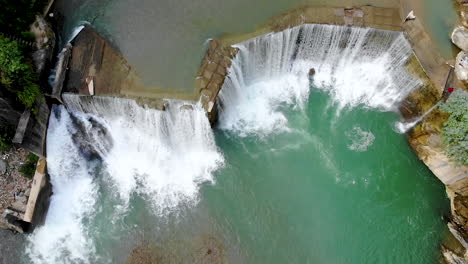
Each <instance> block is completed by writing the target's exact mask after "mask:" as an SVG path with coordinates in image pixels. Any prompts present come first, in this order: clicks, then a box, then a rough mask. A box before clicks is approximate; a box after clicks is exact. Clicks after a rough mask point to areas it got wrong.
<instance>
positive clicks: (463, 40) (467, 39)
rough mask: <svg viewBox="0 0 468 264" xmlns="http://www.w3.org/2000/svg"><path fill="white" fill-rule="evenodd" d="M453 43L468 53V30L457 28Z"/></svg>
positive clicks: (453, 35) (454, 32) (453, 33)
mask: <svg viewBox="0 0 468 264" xmlns="http://www.w3.org/2000/svg"><path fill="white" fill-rule="evenodd" d="M452 42H453V44H455V45H457V47H459V48H460V49H462V50H465V51H468V29H467V28H465V27H462V26H458V27H456V28H455V29H454V30H453V32H452Z"/></svg>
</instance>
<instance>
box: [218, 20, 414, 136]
mask: <svg viewBox="0 0 468 264" xmlns="http://www.w3.org/2000/svg"><path fill="white" fill-rule="evenodd" d="M236 47H237V48H239V53H238V55H237V57H236V58H235V59H234V61H233V64H232V66H231V69H230V71H229V75H228V78H227V79H226V81H225V83H224V85H223V88H222V90H221V93H220V99H221V103H220V106H221V107H220V108H221V116H220V127H221V128H223V129H229V130H235V131H237V132H239V133H240V134H241V135H246V134H249V133H255V134H258V135H262V134H265V133H269V132H273V131H284V130H287V129H288V128H287V120H286V118H285V116H284V115H283V114H282V113H281V112H280V111H278V107H279V106H281V105H289V106H293V107H294V108H298V109H302V108H303V107H304V105H305V103H306V102H307V99H308V96H309V88H310V87H309V79H308V72H309V69H311V68H314V69H315V70H316V74H315V76H314V77H313V86H314V87H317V88H319V89H321V90H324V91H328V92H329V93H330V95H331V97H332V100H333V102H334V103H335V104H336V105H337V106H338V108H339V109H343V108H346V107H349V108H352V107H355V106H358V105H362V106H365V107H370V108H376V109H379V110H383V111H389V110H394V107H395V106H396V104H397V103H398V102H400V101H401V100H402V99H404V98H405V97H406V96H407V95H408V93H410V92H411V91H413V90H414V89H415V88H416V87H418V86H419V85H420V84H421V82H420V80H419V79H417V78H415V77H414V76H412V75H411V74H410V73H409V72H408V71H407V70H406V68H405V65H406V63H407V61H408V58H409V57H410V56H411V55H412V50H411V47H410V45H409V43H408V42H407V40H406V39H405V37H404V35H403V34H402V33H400V32H391V31H382V30H375V29H370V28H354V27H344V26H334V25H302V26H298V27H294V28H291V29H287V30H285V31H282V32H279V33H270V34H267V35H264V36H260V37H257V38H255V39H252V40H249V41H246V42H244V43H241V44H239V45H237V46H236Z"/></svg>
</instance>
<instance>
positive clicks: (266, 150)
mask: <svg viewBox="0 0 468 264" xmlns="http://www.w3.org/2000/svg"><path fill="white" fill-rule="evenodd" d="M308 99H309V101H308V103H307V104H306V106H305V107H304V108H303V110H298V109H292V108H291V107H286V106H284V107H283V108H282V109H281V112H282V113H284V114H285V116H286V118H287V119H288V127H289V128H290V130H289V132H278V133H272V134H269V135H265V136H262V137H259V136H255V135H251V136H239V135H238V134H237V133H233V132H228V131H226V130H220V129H215V139H216V145H217V147H218V148H219V151H220V152H221V153H222V154H223V155H224V160H225V162H224V165H223V166H222V167H220V168H219V169H218V170H217V171H216V172H215V173H214V175H213V176H214V182H213V183H209V182H204V183H202V184H200V186H199V187H200V190H199V193H198V195H197V198H196V201H197V202H196V203H192V202H190V201H187V202H184V201H182V202H180V203H179V205H178V206H177V207H176V208H169V210H166V211H165V213H163V214H161V213H160V212H159V211H157V210H154V201H153V198H154V197H156V198H157V199H160V198H161V196H160V194H158V193H154V194H153V193H150V192H144V189H136V190H135V191H134V192H132V193H131V195H130V197H129V200H128V205H124V204H123V203H122V195H123V194H122V192H121V191H120V190H119V186H116V185H115V182H114V181H113V178H112V175H110V174H109V173H110V172H109V169H107V170H106V169H105V166H101V164H100V163H99V162H98V163H97V164H96V163H95V162H96V161H94V162H92V161H88V163H87V166H90V167H91V168H95V169H92V170H90V171H89V173H90V174H89V176H90V177H91V178H90V179H91V188H90V190H92V193H94V194H91V196H95V199H96V203H95V204H87V202H86V201H88V199H89V198H91V197H89V196H87V197H84V196H82V197H77V193H78V194H80V193H82V190H86V189H87V188H88V185H89V184H90V183H89V182H88V180H85V181H81V180H80V179H79V178H81V177H82V175H80V174H79V173H77V172H73V173H70V172H69V171H67V169H71V170H76V171H80V169H79V168H78V169H77V168H75V167H74V166H76V163H80V161H79V159H77V160H75V161H74V163H72V164H70V165H68V164H67V163H63V165H62V166H66V168H65V171H63V175H60V177H59V178H63V177H65V178H69V179H70V180H71V181H73V182H72V183H70V184H67V185H65V187H66V186H69V187H70V189H68V188H65V190H64V186H56V189H55V191H56V193H55V194H54V195H56V196H55V197H56V198H54V199H55V200H56V201H55V202H54V203H53V204H52V209H51V211H49V216H48V219H47V221H46V224H45V226H44V227H43V228H41V229H38V230H36V232H35V236H33V237H30V238H29V239H30V243H29V246H28V247H33V249H35V250H38V252H40V253H41V254H37V255H33V256H35V257H34V258H33V261H32V260H31V259H28V258H27V255H24V257H25V260H24V262H25V263H41V264H42V263H126V260H127V258H128V256H129V254H131V252H132V250H133V249H134V248H135V247H138V246H140V245H141V244H144V245H150V246H151V248H152V251H151V252H152V254H154V255H156V256H157V257H158V259H159V261H160V262H158V263H314V264H320V263H324V264H339V263H359V264H361V263H412V264H415V263H421V264H428V263H439V257H440V253H439V252H440V251H439V247H440V244H441V242H442V240H443V237H444V235H445V234H446V233H447V228H446V225H445V220H444V219H443V216H444V215H448V214H449V209H448V200H447V199H446V196H445V193H444V187H443V185H442V184H441V183H440V182H439V181H438V180H437V179H436V178H435V177H434V176H433V175H432V174H431V172H430V171H429V170H428V169H427V168H426V167H425V166H424V165H423V164H422V163H421V162H420V161H419V160H418V159H417V157H416V156H415V155H414V153H413V152H412V151H411V149H410V148H409V147H408V144H407V142H406V139H405V137H404V136H403V135H401V134H398V133H396V132H394V131H393V129H392V128H393V123H394V122H395V121H396V120H398V116H397V115H396V114H394V113H383V112H378V111H372V110H369V109H365V108H362V107H357V108H354V109H353V110H341V111H338V109H337V107H336V106H334V105H333V104H332V103H331V101H330V97H329V95H328V94H327V93H325V92H322V91H320V90H318V89H316V88H314V87H313V88H312V90H311V93H310V96H309V98H308ZM60 120H63V117H62V118H61V119H59V121H60ZM55 122H56V121H54V123H55ZM54 126H55V125H54ZM53 135H54V136H57V134H56V132H54V134H53ZM135 136H136V135H135ZM49 144H54V145H56V146H57V147H59V148H60V149H66V150H67V154H64V155H69V153H68V145H67V144H66V143H63V142H61V141H59V142H56V143H49ZM149 144H150V143H148V145H149ZM124 145H125V144H124ZM139 148H140V149H141V148H142V149H144V147H142V146H140V147H139ZM185 151H188V152H190V150H185ZM53 153H55V151H54V150H53V149H50V150H49V154H50V155H51V156H55V154H53ZM125 153H133V152H132V151H131V146H129V150H128V152H125ZM125 153H123V154H124V157H123V158H125V159H126V160H127V161H128V163H126V164H127V166H128V167H132V166H133V165H131V164H132V163H133V162H135V160H134V159H132V157H131V155H129V154H127V156H125ZM142 153H145V152H144V151H142ZM56 154H60V153H56ZM132 155H133V154H132ZM135 155H138V154H136V153H135ZM180 155H183V154H180ZM198 156H199V158H200V159H204V158H206V159H209V157H208V155H207V153H205V152H200V153H198ZM52 158H54V157H52ZM154 162H158V160H155V161H154ZM168 162H169V163H170V161H168ZM82 164H86V163H82ZM93 164H95V165H97V166H95V165H93ZM180 166H181V167H186V166H188V165H187V164H184V163H181V164H180ZM54 167H55V166H54ZM172 168H173V169H174V170H175V169H176V168H174V167H172ZM189 168H192V169H194V170H196V169H197V168H196V167H190V166H189ZM52 169H53V168H52ZM53 170H54V169H53ZM53 170H52V171H53ZM74 173H75V174H74ZM126 176H130V178H131V177H139V176H137V175H128V174H126ZM147 176H148V177H149V175H147ZM156 176H157V177H158V179H159V181H165V180H167V178H166V177H167V176H163V175H156ZM172 176H176V177H179V176H177V175H172ZM52 177H54V178H55V181H57V178H56V176H55V174H53V176H52ZM141 179H144V178H141ZM75 180H76V182H74V181H75ZM137 184H138V185H143V184H144V182H140V181H138V182H137ZM128 185H131V184H130V183H128ZM57 187H58V188H57ZM77 187H79V188H77ZM63 191H65V193H64V195H65V196H62V195H61V194H63ZM82 195H83V194H82ZM88 195H89V194H88ZM152 196H154V197H152ZM57 199H59V200H57ZM70 200H72V201H76V202H75V203H70V202H69V201H70ZM161 202H164V201H161ZM54 207H59V208H61V210H56V209H54ZM77 209H79V210H80V211H81V210H85V213H84V214H80V213H79V211H78V212H77V211H76V210H77ZM68 210H72V212H74V214H73V215H71V218H70V215H69V213H68ZM73 210H75V211H73ZM88 210H89V211H88ZM51 214H52V215H51ZM56 214H57V216H58V218H55V215H56ZM76 219H78V220H76ZM77 225H81V227H79V226H77ZM37 231H39V232H37ZM56 236H58V237H59V238H60V237H63V240H61V239H56ZM43 247H44V248H43ZM48 247H52V248H53V250H51V249H49V250H46V251H43V250H44V249H47V248H48ZM29 249H31V248H29ZM65 260H66V261H67V262H65Z"/></svg>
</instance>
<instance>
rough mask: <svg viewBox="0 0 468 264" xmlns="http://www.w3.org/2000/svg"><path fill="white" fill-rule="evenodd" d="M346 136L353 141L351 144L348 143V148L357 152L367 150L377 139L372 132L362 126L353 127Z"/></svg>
mask: <svg viewBox="0 0 468 264" xmlns="http://www.w3.org/2000/svg"><path fill="white" fill-rule="evenodd" d="M346 136H347V138H348V139H349V140H350V141H351V144H348V148H349V149H350V150H353V151H356V152H364V151H367V149H368V148H369V147H370V146H372V144H373V143H374V140H375V136H374V134H372V132H370V131H364V130H362V128H360V127H353V129H352V130H351V131H348V132H346Z"/></svg>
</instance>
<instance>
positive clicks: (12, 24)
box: [0, 0, 45, 36]
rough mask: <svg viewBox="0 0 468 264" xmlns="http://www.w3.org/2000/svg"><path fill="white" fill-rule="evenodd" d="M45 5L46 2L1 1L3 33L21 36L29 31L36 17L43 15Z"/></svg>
mask: <svg viewBox="0 0 468 264" xmlns="http://www.w3.org/2000/svg"><path fill="white" fill-rule="evenodd" d="M44 3H45V1H44V0H0V6H1V7H2V8H0V29H1V31H2V33H8V34H12V35H17V36H21V35H23V34H22V33H23V32H27V31H29V25H30V24H32V23H33V22H34V19H35V15H36V14H38V13H42V8H43V6H44ZM26 34H27V33H26Z"/></svg>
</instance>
